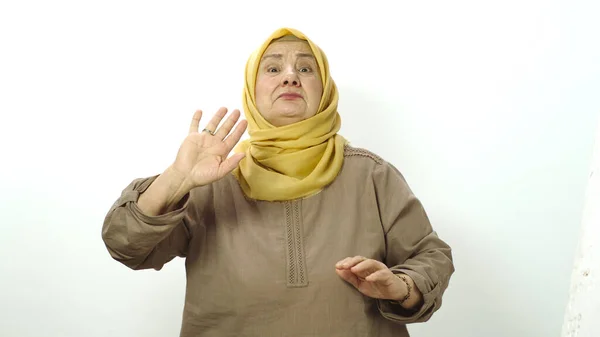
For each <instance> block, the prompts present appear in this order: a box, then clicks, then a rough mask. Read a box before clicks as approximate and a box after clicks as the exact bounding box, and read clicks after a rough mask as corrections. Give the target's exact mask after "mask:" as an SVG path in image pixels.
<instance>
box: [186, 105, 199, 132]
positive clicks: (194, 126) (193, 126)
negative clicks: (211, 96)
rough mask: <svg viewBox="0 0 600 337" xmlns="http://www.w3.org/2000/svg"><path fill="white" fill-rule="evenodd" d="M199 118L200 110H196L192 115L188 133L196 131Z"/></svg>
mask: <svg viewBox="0 0 600 337" xmlns="http://www.w3.org/2000/svg"><path fill="white" fill-rule="evenodd" d="M201 118H202V110H196V112H194V117H192V123H191V124H190V130H189V133H194V132H198V128H199V125H200V119H201Z"/></svg>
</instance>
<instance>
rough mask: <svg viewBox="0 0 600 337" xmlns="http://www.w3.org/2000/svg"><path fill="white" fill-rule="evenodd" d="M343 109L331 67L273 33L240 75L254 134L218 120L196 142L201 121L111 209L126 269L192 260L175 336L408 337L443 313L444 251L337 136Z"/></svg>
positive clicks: (302, 43) (401, 192)
mask: <svg viewBox="0 0 600 337" xmlns="http://www.w3.org/2000/svg"><path fill="white" fill-rule="evenodd" d="M337 104H338V92H337V89H336V86H335V84H334V81H333V79H332V78H331V76H330V72H329V65H328V61H327V59H326V56H325V54H324V53H323V51H322V50H321V49H320V48H319V47H318V46H317V45H315V44H314V43H313V42H312V41H311V40H310V39H308V38H307V37H306V36H305V35H304V34H302V33H301V32H299V31H297V30H294V29H288V28H283V29H279V30H277V31H275V32H274V33H273V34H272V35H271V36H270V37H269V38H268V39H267V40H266V41H265V42H264V43H263V45H262V46H260V48H258V49H257V50H256V51H255V52H254V53H253V54H252V55H251V56H250V58H249V60H248V62H247V65H246V82H245V88H244V95H243V105H244V113H245V116H246V120H245V121H239V118H240V112H239V111H238V110H234V111H233V112H232V113H230V114H229V116H227V118H226V115H227V110H226V109H224V108H222V109H220V110H219V111H218V112H217V113H216V114H215V115H214V117H212V119H210V121H209V122H208V123H207V125H206V127H205V128H204V130H202V131H200V132H199V123H200V119H201V118H202V112H201V111H196V113H195V114H194V116H193V119H192V122H191V126H190V129H189V134H188V136H187V138H185V140H184V141H183V144H182V145H181V147H180V149H179V152H178V154H177V156H176V159H175V160H174V162H173V164H172V165H170V166H169V167H168V168H167V169H166V170H165V171H164V172H163V173H162V174H160V175H157V176H153V177H148V178H143V179H135V180H134V181H133V182H132V183H131V184H130V185H129V186H127V187H126V188H125V189H124V190H123V192H122V194H121V197H120V198H119V199H118V200H117V201H116V202H115V204H114V205H113V207H112V208H111V209H110V211H109V212H108V214H107V216H106V219H105V222H104V226H103V230H102V237H103V240H104V242H105V244H106V246H107V248H108V251H109V252H110V254H111V256H112V257H113V258H114V259H116V260H117V261H120V262H121V263H123V264H125V265H126V266H128V267H130V268H132V269H148V268H154V269H156V270H160V269H161V268H162V267H163V265H164V264H165V263H167V262H169V261H170V260H172V259H173V258H175V257H177V256H179V257H185V259H186V262H185V265H186V274H187V286H186V295H185V308H184V312H183V323H182V328H181V336H186V337H192V336H194V337H195V336H219V337H222V336H257V337H258V336H260V337H266V336H278V337H279V336H322V337H325V336H327V337H333V336H340V337H341V336H343V337H351V336H357V337H358V336H360V337H364V336H382V337H385V336H408V332H407V328H406V324H408V323H412V322H423V321H426V320H428V319H429V318H430V317H431V315H432V314H433V313H434V312H435V311H436V310H438V309H439V308H440V306H441V303H442V295H443V293H444V291H445V289H446V288H447V286H448V282H449V279H450V276H451V275H452V273H453V272H454V266H453V263H452V255H451V249H450V247H449V246H448V245H447V244H446V243H445V242H443V241H442V240H441V239H440V238H438V236H437V235H436V233H435V232H434V231H433V229H432V226H431V224H430V222H429V221H428V218H427V215H426V213H425V211H424V209H423V206H422V205H421V203H420V202H419V200H418V199H417V198H416V197H415V195H414V194H413V193H412V192H411V190H410V189H409V186H408V185H407V183H406V181H405V180H404V179H403V177H402V175H401V174H400V172H399V171H398V170H397V169H396V168H395V167H394V166H392V165H391V164H390V163H388V162H386V161H385V160H384V159H382V158H381V157H379V156H377V155H376V154H374V153H372V152H369V151H367V150H365V149H359V148H354V147H351V146H349V145H348V143H347V141H346V140H345V139H344V138H343V137H342V136H340V135H339V134H338V133H337V132H338V130H339V129H340V116H339V115H338V111H337ZM223 119H225V120H224V121H223ZM246 128H248V131H249V136H250V137H249V139H248V140H247V141H243V142H239V141H240V138H241V136H242V134H243V133H244V132H245V130H246ZM238 143H239V144H238ZM230 153H233V154H232V155H231V156H230V155H229V154H230Z"/></svg>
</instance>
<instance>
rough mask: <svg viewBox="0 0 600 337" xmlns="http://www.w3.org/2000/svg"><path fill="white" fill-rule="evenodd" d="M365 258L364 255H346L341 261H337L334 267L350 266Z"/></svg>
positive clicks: (346, 267)
mask: <svg viewBox="0 0 600 337" xmlns="http://www.w3.org/2000/svg"><path fill="white" fill-rule="evenodd" d="M366 259H367V258H366V257H364V256H354V257H347V258H345V259H343V260H342V261H340V262H338V263H337V264H336V267H338V268H345V269H348V268H352V267H354V266H355V265H357V264H359V263H360V262H363V261H365V260H366Z"/></svg>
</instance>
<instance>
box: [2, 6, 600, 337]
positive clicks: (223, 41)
mask: <svg viewBox="0 0 600 337" xmlns="http://www.w3.org/2000/svg"><path fill="white" fill-rule="evenodd" d="M206 3H209V4H206ZM599 13H600V4H599V3H598V2H597V1H592V0H589V1H566V0H565V1H554V0H546V1H541V0H540V1H532V0H527V1H525V0H520V1H515V0H513V1H496V2H490V1H474V0H473V1H466V0H459V1H418V2H417V1H368V2H361V3H351V2H344V4H343V5H342V3H341V2H335V4H334V2H333V1H331V2H325V1H296V2H283V1H266V0H260V1H246V2H243V3H242V2H241V1H240V4H238V5H234V4H231V3H230V2H228V1H223V2H222V3H221V4H217V1H211V2H200V1H196V2H171V3H170V4H167V2H160V4H159V2H157V1H136V2H133V1H102V2H101V1H98V2H95V3H92V2H84V1H79V2H75V1H72V2H70V3H67V2H64V1H52V2H50V1H45V2H42V1H39V2H37V3H31V2H27V1H19V2H17V1H13V2H3V3H2V4H1V5H0V112H1V114H2V122H1V123H0V144H1V145H0V146H1V154H2V158H3V159H2V165H0V186H1V189H0V190H1V192H0V210H1V211H2V214H3V216H2V219H1V220H0V225H1V226H2V232H1V235H0V256H1V259H0V261H1V262H0V268H1V269H0V272H1V276H0V317H1V319H0V335H1V336H10V337H12V336H19V337H20V336H27V337H29V336H32V337H33V336H42V335H43V336H52V337H54V336H61V337H62V336H69V337H71V336H88V337H96V336H97V337H100V336H102V337H104V336H123V337H125V336H127V337H131V336H148V337H152V336H157V337H158V336H176V335H177V333H178V331H179V324H180V318H181V312H182V307H183V290H184V269H183V263H182V262H183V261H182V260H176V261H173V262H172V263H170V264H169V265H167V266H166V267H165V269H163V270H162V271H160V272H154V271H140V272H133V271H130V270H128V269H126V268H125V267H123V266H121V265H120V264H118V263H117V262H114V261H113V260H111V259H110V257H109V255H108V253H107V252H106V250H105V248H104V246H103V243H102V241H101V237H100V228H101V225H102V221H103V218H104V215H105V214H106V212H107V211H108V208H109V207H110V205H111V204H112V203H113V201H114V200H115V198H116V197H117V196H118V195H119V193H120V191H121V189H122V188H123V187H124V186H125V185H126V184H127V183H128V182H129V181H130V180H131V179H133V178H135V177H138V176H146V175H150V174H154V173H158V172H160V171H162V170H163V169H164V168H165V167H166V166H167V165H168V164H169V163H170V162H171V161H172V160H173V158H174V155H175V153H176V150H177V148H178V146H179V143H180V141H181V140H182V139H183V137H184V136H185V133H186V130H187V126H188V123H189V119H190V118H191V115H192V113H193V111H194V109H196V108H202V109H204V110H206V111H209V112H212V111H214V110H216V108H217V107H219V106H222V105H223V106H227V107H230V108H240V107H241V104H240V97H241V88H242V80H243V77H242V75H243V68H244V62H245V60H246V57H247V56H248V54H249V53H250V51H251V50H253V49H254V48H255V47H256V46H258V44H259V43H261V42H262V41H263V39H264V38H266V37H267V36H268V35H269V34H270V33H271V31H273V30H274V29H276V28H278V27H280V26H291V27H295V28H298V29H300V30H302V31H304V32H305V33H306V34H308V35H309V36H310V37H312V38H313V40H315V42H317V43H318V44H320V45H321V46H322V47H323V48H324V49H325V50H326V52H327V53H328V56H329V58H330V62H331V65H332V71H333V76H334V78H335V80H336V81H337V84H338V86H339V88H340V92H341V102H340V112H341V115H342V116H343V123H344V124H343V128H342V133H343V135H344V136H346V137H347V138H349V139H350V140H351V141H352V142H353V143H354V145H356V146H363V147H367V148H369V149H371V150H373V151H374V152H376V153H379V154H380V155H382V156H383V157H385V158H386V159H387V160H389V161H390V162H392V163H394V164H395V165H396V166H397V167H399V168H400V170H401V171H402V172H403V173H404V174H405V176H406V177H407V179H408V181H409V183H410V184H411V186H412V187H413V189H414V190H415V192H416V193H417V194H418V196H419V197H420V198H421V199H422V200H423V202H424V203H425V205H426V207H427V210H428V212H429V214H430V216H431V219H432V221H433V223H434V225H435V227H436V229H437V230H438V232H439V234H440V235H441V236H442V237H443V238H445V239H446V240H447V241H448V242H449V243H450V244H451V245H452V246H453V248H454V257H455V261H456V274H455V276H454V277H453V279H452V281H451V285H450V287H449V289H448V291H447V293H446V296H445V302H444V305H443V307H442V309H441V310H440V311H439V312H438V313H437V314H436V315H435V316H434V317H433V319H432V320H431V321H430V322H428V323H426V324H419V325H415V326H412V327H411V328H410V329H411V331H412V332H413V335H414V336H421V337H432V336H457V337H458V336H460V337H481V336H486V337H504V336H526V337H529V336H540V337H549V336H558V335H559V334H560V332H561V326H562V322H563V317H564V314H565V307H566V304H567V299H568V293H569V281H570V273H571V269H572V266H573V258H574V253H575V251H576V246H577V240H578V235H579V229H580V222H581V221H580V220H581V214H582V208H583V199H584V194H585V193H584V192H585V184H586V181H587V176H588V169H589V164H590V160H591V154H592V145H593V140H594V132H595V126H596V121H597V117H598V112H599V111H600V98H599V97H600V96H599V93H600V44H599V43H598V41H600V39H599V37H598V35H599V34H598V32H600V21H599V20H598V14H599Z"/></svg>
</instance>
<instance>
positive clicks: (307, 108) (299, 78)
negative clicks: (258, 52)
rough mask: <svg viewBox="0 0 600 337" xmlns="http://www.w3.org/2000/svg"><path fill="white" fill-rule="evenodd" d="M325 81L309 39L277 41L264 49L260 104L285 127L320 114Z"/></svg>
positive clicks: (258, 89) (274, 121)
mask: <svg viewBox="0 0 600 337" xmlns="http://www.w3.org/2000/svg"><path fill="white" fill-rule="evenodd" d="M322 94H323V84H322V83H321V75H320V73H319V68H318V66H317V61H316V59H315V57H314V55H313V53H312V51H311V49H310V46H309V45H308V43H307V42H304V41H280V42H273V43H272V44H271V45H270V46H269V47H268V48H267V50H266V51H265V52H264V54H263V56H262V59H261V61H260V65H259V68H258V74H257V77H256V92H255V95H256V106H257V108H258V111H259V112H260V113H261V114H262V116H263V117H264V118H265V119H266V120H267V121H268V122H269V123H271V124H272V125H274V126H284V125H288V124H292V123H296V122H299V121H302V120H304V119H307V118H310V117H312V116H314V115H315V114H316V113H317V109H318V108H319V103H320V102H321V96H322Z"/></svg>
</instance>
